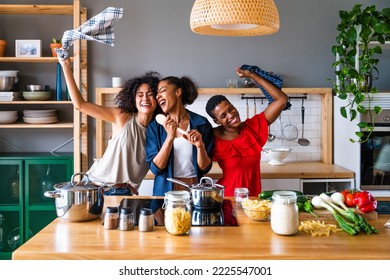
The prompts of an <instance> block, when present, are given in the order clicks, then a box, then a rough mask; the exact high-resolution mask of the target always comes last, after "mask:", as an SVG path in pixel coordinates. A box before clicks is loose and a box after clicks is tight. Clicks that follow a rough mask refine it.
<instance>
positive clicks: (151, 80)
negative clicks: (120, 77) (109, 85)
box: [115, 71, 160, 113]
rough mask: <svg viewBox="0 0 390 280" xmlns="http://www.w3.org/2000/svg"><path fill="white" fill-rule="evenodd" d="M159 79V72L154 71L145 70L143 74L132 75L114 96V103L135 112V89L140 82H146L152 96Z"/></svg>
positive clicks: (155, 93)
mask: <svg viewBox="0 0 390 280" xmlns="http://www.w3.org/2000/svg"><path fill="white" fill-rule="evenodd" d="M159 81H160V74H159V73H157V72H154V71H150V72H147V73H146V74H145V75H143V76H139V77H134V78H131V79H129V80H127V81H126V83H125V85H124V86H123V88H122V89H121V91H120V92H119V93H118V95H117V96H116V97H115V103H116V105H117V106H118V107H119V108H121V109H122V110H123V111H125V112H129V113H137V112H138V109H137V106H136V103H135V98H136V95H137V90H138V88H139V87H140V86H141V85H142V84H148V85H149V86H150V89H151V91H152V92H153V94H154V96H155V97H156V95H157V85H158V82H159Z"/></svg>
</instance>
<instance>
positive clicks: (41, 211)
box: [0, 154, 73, 259]
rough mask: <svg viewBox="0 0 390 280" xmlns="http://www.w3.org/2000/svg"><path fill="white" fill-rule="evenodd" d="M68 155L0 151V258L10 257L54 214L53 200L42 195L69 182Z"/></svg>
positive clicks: (69, 161) (69, 155)
mask: <svg viewBox="0 0 390 280" xmlns="http://www.w3.org/2000/svg"><path fill="white" fill-rule="evenodd" d="M72 173H73V156H72V155H71V154H61V155H56V156H53V155H50V154H23V155H20V154H0V174H2V176H0V217H1V218H2V230H1V231H2V234H1V235H2V236H1V238H0V243H1V245H0V248H1V249H0V259H10V258H11V253H12V251H13V250H15V249H16V248H17V247H19V246H20V245H21V244H23V243H24V242H26V241H27V240H28V239H29V238H31V237H32V236H33V235H35V234H36V233H38V232H39V231H40V230H41V229H42V228H43V227H45V226H46V225H47V224H48V223H50V222H51V221H52V220H53V219H55V218H56V217H57V215H56V211H55V201H54V200H53V199H52V198H47V197H45V196H44V192H45V191H49V190H53V186H54V185H55V184H58V183H61V182H68V181H70V178H71V175H72Z"/></svg>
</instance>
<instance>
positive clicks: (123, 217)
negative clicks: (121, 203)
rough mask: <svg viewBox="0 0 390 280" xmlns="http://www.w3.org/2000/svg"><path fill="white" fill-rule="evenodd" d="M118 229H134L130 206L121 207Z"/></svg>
mask: <svg viewBox="0 0 390 280" xmlns="http://www.w3.org/2000/svg"><path fill="white" fill-rule="evenodd" d="M119 229H120V230H133V229H134V215H133V211H131V208H129V207H125V208H121V213H120V216H119Z"/></svg>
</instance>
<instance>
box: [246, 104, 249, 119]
mask: <svg viewBox="0 0 390 280" xmlns="http://www.w3.org/2000/svg"><path fill="white" fill-rule="evenodd" d="M246 118H249V103H248V99H247V100H246Z"/></svg>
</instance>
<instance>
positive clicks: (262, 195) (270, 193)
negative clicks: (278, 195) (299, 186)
mask: <svg viewBox="0 0 390 280" xmlns="http://www.w3.org/2000/svg"><path fill="white" fill-rule="evenodd" d="M278 191H290V192H294V193H296V195H297V196H298V195H303V192H301V191H296V190H270V191H262V192H261V193H260V194H259V198H260V199H271V197H272V196H273V195H274V192H278Z"/></svg>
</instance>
